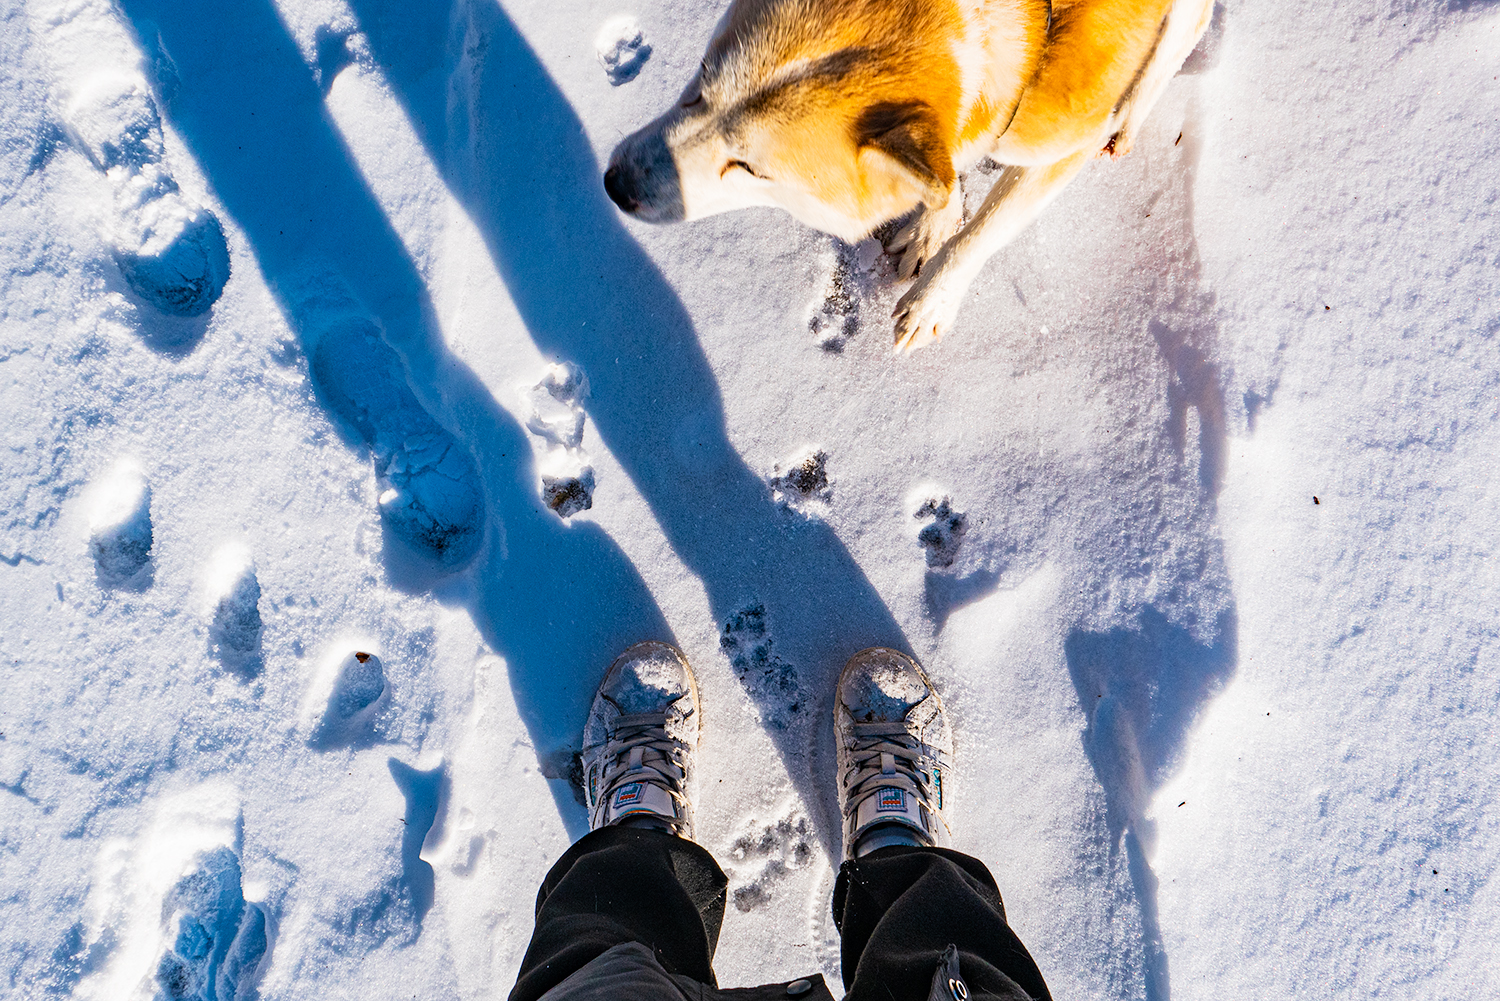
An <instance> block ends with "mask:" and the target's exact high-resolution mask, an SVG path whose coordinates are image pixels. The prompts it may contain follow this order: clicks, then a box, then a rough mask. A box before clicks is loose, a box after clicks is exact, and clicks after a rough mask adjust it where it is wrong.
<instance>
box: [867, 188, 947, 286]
mask: <svg viewBox="0 0 1500 1001" xmlns="http://www.w3.org/2000/svg"><path fill="white" fill-rule="evenodd" d="M963 214H964V205H963V198H962V197H961V196H960V195H959V194H958V191H957V188H956V186H955V189H954V193H953V195H952V196H951V197H950V198H949V199H948V204H946V205H944V206H943V207H942V208H940V209H923V210H922V211H921V212H919V213H917V217H916V218H915V219H913V220H912V221H911V222H909V223H907V224H906V225H905V226H902V227H901V228H900V229H898V230H897V231H896V235H895V236H893V237H891V240H890V242H889V243H887V244H886V245H885V249H886V251H887V252H888V253H891V254H899V255H901V260H900V262H899V263H898V264H897V266H896V277H897V278H899V279H900V280H901V281H906V280H907V279H908V278H910V277H911V276H912V275H915V274H920V273H921V270H922V265H923V264H925V263H926V262H928V261H930V260H932V259H933V258H934V257H936V256H937V253H938V251H939V250H941V249H942V247H943V244H945V243H947V242H948V239H949V237H951V236H952V235H953V234H954V233H956V232H958V227H959V224H960V223H962V222H963Z"/></svg>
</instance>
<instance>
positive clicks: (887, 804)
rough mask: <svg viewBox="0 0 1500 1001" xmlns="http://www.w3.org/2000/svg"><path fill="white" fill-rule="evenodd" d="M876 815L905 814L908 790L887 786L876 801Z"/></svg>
mask: <svg viewBox="0 0 1500 1001" xmlns="http://www.w3.org/2000/svg"><path fill="white" fill-rule="evenodd" d="M875 812H876V813H905V812H906V790H905V789H897V788H894V787H892V786H886V787H885V788H883V789H881V790H880V794H879V795H878V796H877V797H876V799H875Z"/></svg>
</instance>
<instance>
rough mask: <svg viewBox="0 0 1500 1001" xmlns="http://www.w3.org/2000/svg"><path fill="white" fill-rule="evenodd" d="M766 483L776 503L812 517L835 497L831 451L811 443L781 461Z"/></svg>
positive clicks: (825, 508) (823, 509)
mask: <svg viewBox="0 0 1500 1001" xmlns="http://www.w3.org/2000/svg"><path fill="white" fill-rule="evenodd" d="M767 483H768V484H769V486H770V487H771V497H772V499H773V500H775V501H776V503H777V504H779V505H781V506H782V507H783V508H786V509H787V510H791V511H796V512H797V513H799V514H802V515H804V516H806V517H809V518H812V517H816V516H817V515H819V514H820V513H822V512H823V511H825V510H827V508H828V505H829V503H830V502H831V501H832V500H833V481H832V480H830V479H829V477H828V453H827V452H825V451H823V450H822V449H821V448H816V447H808V448H805V449H803V450H802V451H800V452H798V453H796V454H795V455H793V456H792V457H791V458H789V459H787V460H785V461H783V462H778V463H777V464H776V467H775V469H774V470H773V472H772V474H771V477H770V478H769V480H767Z"/></svg>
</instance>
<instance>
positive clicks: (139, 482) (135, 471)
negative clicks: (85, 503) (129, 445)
mask: <svg viewBox="0 0 1500 1001" xmlns="http://www.w3.org/2000/svg"><path fill="white" fill-rule="evenodd" d="M90 493H91V495H92V497H91V503H90V505H89V507H90V510H89V552H90V554H91V555H92V556H93V557H94V569H95V574H96V576H97V578H98V581H99V583H100V585H101V586H103V587H110V588H116V587H118V588H128V589H131V590H144V589H145V588H147V587H150V586H151V582H152V569H153V568H152V565H151V547H152V545H153V543H154V542H155V536H154V533H153V532H152V528H151V485H150V484H149V483H147V482H146V476H145V474H144V473H143V472H142V471H141V468H140V466H139V465H137V464H136V463H135V462H134V461H133V460H130V459H123V460H121V461H120V462H118V463H117V464H116V465H115V467H114V468H113V469H111V470H110V471H109V472H108V473H107V474H106V475H105V476H104V477H103V478H102V479H101V480H100V481H99V482H98V483H96V484H95V485H94V486H93V487H92V488H91V490H90Z"/></svg>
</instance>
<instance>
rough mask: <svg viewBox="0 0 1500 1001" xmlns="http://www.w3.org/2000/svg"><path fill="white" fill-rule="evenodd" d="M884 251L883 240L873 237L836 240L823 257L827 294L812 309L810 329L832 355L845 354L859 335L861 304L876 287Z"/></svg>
mask: <svg viewBox="0 0 1500 1001" xmlns="http://www.w3.org/2000/svg"><path fill="white" fill-rule="evenodd" d="M881 252H882V249H881V246H880V241H879V240H876V239H874V238H873V237H872V238H870V239H866V240H861V241H860V242H859V243H852V244H851V243H845V242H844V241H842V240H839V239H834V240H833V241H832V243H831V245H830V247H829V248H828V251H827V252H826V253H825V254H824V255H823V257H822V262H821V270H822V271H823V272H824V273H825V277H824V278H823V280H822V289H823V292H822V296H821V298H819V299H816V300H814V302H813V304H812V306H811V308H810V310H809V315H808V319H807V329H808V332H809V333H811V334H812V335H813V338H814V340H816V341H817V344H818V347H820V348H822V349H823V350H824V351H826V352H828V353H829V354H842V353H843V350H844V345H846V344H847V343H848V342H849V341H850V340H851V339H852V338H853V337H854V335H855V334H857V333H859V315H860V313H859V311H860V303H861V302H863V300H864V298H865V297H866V295H868V294H869V291H870V288H871V287H872V285H873V284H874V271H875V267H876V265H877V264H878V263H879V261H880V259H881Z"/></svg>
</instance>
